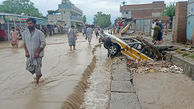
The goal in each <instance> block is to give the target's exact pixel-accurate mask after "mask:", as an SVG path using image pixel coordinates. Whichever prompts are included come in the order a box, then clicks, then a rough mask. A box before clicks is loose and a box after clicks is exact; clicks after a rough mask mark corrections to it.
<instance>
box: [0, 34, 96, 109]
mask: <svg viewBox="0 0 194 109" xmlns="http://www.w3.org/2000/svg"><path fill="white" fill-rule="evenodd" d="M46 40H47V46H46V48H45V57H44V58H43V68H42V73H43V78H42V79H41V80H40V85H38V86H37V85H35V83H34V82H33V81H34V80H33V76H32V75H31V74H30V73H29V72H27V71H26V70H25V62H26V59H25V57H24V50H23V49H22V48H19V49H12V48H10V47H5V48H3V47H1V48H0V92H1V93H0V108H1V109H60V108H61V106H62V104H63V103H64V101H65V100H66V98H67V97H68V96H69V95H70V94H71V93H72V92H73V89H74V87H75V86H76V84H77V83H78V82H79V81H80V78H81V75H82V73H83V72H84V70H85V68H86V67H87V65H88V64H89V63H90V62H91V59H92V57H93V54H92V48H93V47H94V45H95V44H96V43H97V42H98V41H97V40H96V38H95V37H93V40H92V46H89V45H88V42H87V41H86V40H85V38H84V37H83V36H82V35H80V36H79V37H78V40H77V50H76V51H69V46H68V43H67V36H66V35H58V36H55V37H50V38H47V39H46ZM0 44H1V43H0ZM5 45H6V44H5V43H3V46H5Z"/></svg>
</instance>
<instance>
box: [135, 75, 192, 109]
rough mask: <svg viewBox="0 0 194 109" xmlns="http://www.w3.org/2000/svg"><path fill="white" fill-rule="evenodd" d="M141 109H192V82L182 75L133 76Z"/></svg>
mask: <svg viewBox="0 0 194 109" xmlns="http://www.w3.org/2000/svg"><path fill="white" fill-rule="evenodd" d="M134 85H135V89H136V91H137V95H138V97H139V100H140V103H141V105H142V107H143V109H194V81H192V80H191V79H190V78H189V77H187V76H186V75H184V74H174V73H149V74H134Z"/></svg>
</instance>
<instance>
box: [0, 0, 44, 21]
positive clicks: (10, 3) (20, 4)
mask: <svg viewBox="0 0 194 109" xmlns="http://www.w3.org/2000/svg"><path fill="white" fill-rule="evenodd" d="M0 12H5V13H13V14H21V13H24V14H25V15H31V16H34V17H42V14H41V13H40V12H39V10H38V9H37V8H35V7H34V3H32V2H31V1H30V0H5V1H4V2H3V3H2V4H1V5H0Z"/></svg>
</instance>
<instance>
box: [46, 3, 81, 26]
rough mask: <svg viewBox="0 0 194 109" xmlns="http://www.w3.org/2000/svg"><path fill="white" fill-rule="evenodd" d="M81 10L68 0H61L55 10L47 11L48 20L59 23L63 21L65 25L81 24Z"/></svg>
mask: <svg viewBox="0 0 194 109" xmlns="http://www.w3.org/2000/svg"><path fill="white" fill-rule="evenodd" d="M82 16H83V12H82V10H80V9H79V8H77V7H76V6H75V5H74V4H72V3H71V2H70V1H69V0H62V3H61V4H59V5H58V9H57V10H56V11H53V10H50V11H48V22H49V24H57V23H58V22H60V24H61V23H62V22H63V23H64V24H66V25H67V26H69V27H70V26H71V25H74V26H76V27H77V26H81V25H82V24H83V22H82Z"/></svg>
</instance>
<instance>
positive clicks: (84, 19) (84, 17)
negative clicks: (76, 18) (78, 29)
mask: <svg viewBox="0 0 194 109" xmlns="http://www.w3.org/2000/svg"><path fill="white" fill-rule="evenodd" d="M82 20H83V22H84V24H85V23H86V16H85V15H84V16H83V18H82Z"/></svg>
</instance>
